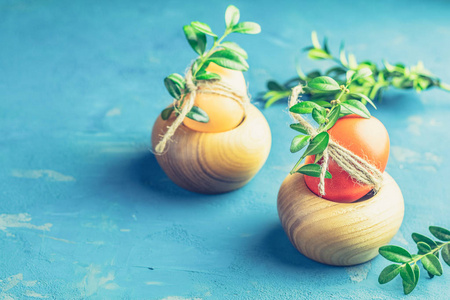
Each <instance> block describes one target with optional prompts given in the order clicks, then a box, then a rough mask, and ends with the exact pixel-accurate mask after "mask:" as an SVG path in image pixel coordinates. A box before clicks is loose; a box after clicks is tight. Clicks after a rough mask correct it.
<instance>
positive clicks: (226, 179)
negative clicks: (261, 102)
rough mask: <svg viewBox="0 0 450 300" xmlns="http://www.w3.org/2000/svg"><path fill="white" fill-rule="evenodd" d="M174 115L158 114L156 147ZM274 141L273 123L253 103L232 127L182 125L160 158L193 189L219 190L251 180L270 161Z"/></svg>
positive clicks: (173, 176) (174, 177)
mask: <svg viewBox="0 0 450 300" xmlns="http://www.w3.org/2000/svg"><path fill="white" fill-rule="evenodd" d="M174 119H175V116H174V114H173V115H172V117H171V118H169V120H167V121H164V120H162V119H161V117H160V116H159V117H158V119H157V120H156V122H155V125H154V126H153V132H152V146H153V149H154V147H155V146H156V144H157V143H158V142H159V139H160V135H162V134H164V132H165V130H166V129H167V126H170V124H172V122H173V120H174ZM271 144H272V136H271V133H270V128H269V124H267V121H266V119H265V118H264V116H263V115H262V113H261V112H260V111H259V110H258V109H257V108H256V107H255V106H254V105H252V104H249V105H248V109H247V115H246V117H245V119H244V120H243V121H242V123H241V124H240V125H239V126H238V127H236V128H234V129H233V130H230V131H226V132H219V133H205V132H197V131H193V130H191V129H189V128H187V127H186V126H184V125H181V126H180V127H178V129H177V131H176V132H175V135H174V136H173V137H172V141H170V142H169V143H168V146H167V149H166V152H165V153H163V154H162V155H156V159H157V160H158V163H159V165H160V166H161V168H162V169H163V170H164V172H165V173H166V174H167V176H168V177H169V178H170V179H171V180H172V181H173V182H175V183H176V184H177V185H179V186H181V187H183V188H185V189H187V190H190V191H193V192H198V193H205V194H217V193H224V192H229V191H232V190H235V189H238V188H240V187H242V186H244V185H245V184H246V183H247V182H249V181H250V179H252V178H253V176H255V174H256V173H257V172H258V171H259V169H261V167H262V166H263V164H264V162H265V161H266V159H267V156H268V155H269V152H270V146H271Z"/></svg>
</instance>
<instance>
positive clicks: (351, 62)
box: [348, 53, 358, 69]
mask: <svg viewBox="0 0 450 300" xmlns="http://www.w3.org/2000/svg"><path fill="white" fill-rule="evenodd" d="M348 65H349V67H350V69H356V68H357V67H358V62H357V61H356V58H355V56H354V55H353V54H351V53H350V54H349V55H348Z"/></svg>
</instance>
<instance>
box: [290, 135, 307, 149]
mask: <svg viewBox="0 0 450 300" xmlns="http://www.w3.org/2000/svg"><path fill="white" fill-rule="evenodd" d="M310 138H311V137H310V136H309V135H301V134H299V135H297V136H296V137H294V139H293V140H292V143H291V153H295V152H298V151H300V150H302V149H303V148H305V146H306V145H308V142H309V139H310Z"/></svg>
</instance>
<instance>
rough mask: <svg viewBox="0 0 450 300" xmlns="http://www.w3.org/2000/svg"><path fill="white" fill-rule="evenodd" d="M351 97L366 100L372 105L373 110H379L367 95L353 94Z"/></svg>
mask: <svg viewBox="0 0 450 300" xmlns="http://www.w3.org/2000/svg"><path fill="white" fill-rule="evenodd" d="M350 95H352V96H357V97H360V98H362V99H364V100H366V101H367V102H368V103H369V104H370V105H372V107H373V108H375V109H377V107H376V106H375V104H374V103H373V102H372V100H370V98H369V97H367V96H366V95H364V94H361V93H351V94H350Z"/></svg>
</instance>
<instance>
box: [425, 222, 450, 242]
mask: <svg viewBox="0 0 450 300" xmlns="http://www.w3.org/2000/svg"><path fill="white" fill-rule="evenodd" d="M429 229H430V232H431V234H432V235H434V236H435V237H436V238H438V239H440V240H441V241H444V242H448V241H450V230H448V229H445V228H442V227H438V226H430V228H429Z"/></svg>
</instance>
